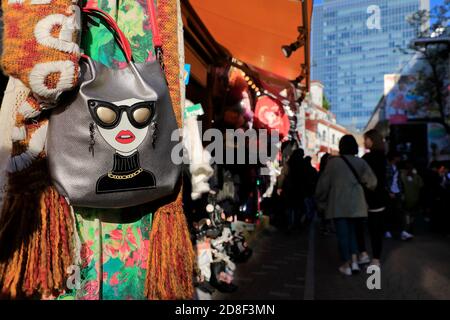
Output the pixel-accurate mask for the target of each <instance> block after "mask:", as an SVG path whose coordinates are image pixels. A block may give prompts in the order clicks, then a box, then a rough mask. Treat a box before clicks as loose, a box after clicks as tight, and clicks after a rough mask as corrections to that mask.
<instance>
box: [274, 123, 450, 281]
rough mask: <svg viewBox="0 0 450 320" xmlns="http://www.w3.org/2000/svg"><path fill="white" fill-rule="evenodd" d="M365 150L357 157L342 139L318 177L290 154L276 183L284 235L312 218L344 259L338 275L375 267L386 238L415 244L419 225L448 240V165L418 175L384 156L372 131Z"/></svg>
mask: <svg viewBox="0 0 450 320" xmlns="http://www.w3.org/2000/svg"><path fill="white" fill-rule="evenodd" d="M364 147H365V149H366V150H367V152H366V153H365V154H364V155H363V156H362V157H358V154H359V146H358V143H357V142H356V139H355V138H354V137H353V136H352V135H345V136H343V137H342V138H341V140H340V142H339V155H336V156H334V155H330V154H328V153H327V154H325V155H323V156H322V158H321V159H320V169H319V171H317V170H316V169H315V168H314V167H313V166H312V165H311V158H310V157H305V156H304V151H303V150H302V149H296V150H295V151H294V152H293V153H292V155H291V156H290V158H289V160H288V161H287V162H286V165H285V166H284V167H283V170H282V173H281V175H280V177H279V179H278V189H277V195H278V196H279V197H281V200H282V201H283V202H284V203H285V206H286V208H285V210H284V212H285V218H286V223H287V229H288V230H289V231H291V230H293V229H295V228H297V227H299V226H302V225H304V224H305V222H308V221H311V220H312V218H313V217H314V215H315V214H316V213H317V217H318V219H319V221H320V228H321V231H322V233H324V234H328V233H335V234H336V237H337V242H338V248H339V255H340V258H341V260H342V264H341V266H340V267H339V268H338V270H339V272H341V273H342V274H344V275H348V276H350V275H352V274H353V273H357V272H359V271H360V269H361V267H362V266H363V265H368V264H369V265H376V266H378V267H380V266H381V258H382V251H383V242H384V239H398V240H402V241H408V240H411V239H413V238H414V232H415V229H414V228H415V226H416V225H417V223H416V221H417V220H421V221H423V223H422V225H427V224H428V225H429V230H431V231H433V232H436V233H440V234H443V235H446V236H448V235H450V214H449V212H448V210H446V209H445V208H446V207H448V205H449V199H450V174H449V170H448V166H447V167H446V166H445V165H444V164H442V163H438V162H432V163H431V164H430V166H429V168H428V169H426V170H422V171H420V172H419V170H417V169H416V168H415V166H414V163H413V161H412V159H404V158H402V156H401V155H400V154H399V153H397V152H395V151H392V150H391V151H389V152H386V149H385V142H384V139H383V137H382V136H381V134H380V133H379V132H377V131H376V130H370V131H368V132H366V133H365V134H364ZM366 240H369V243H370V246H369V245H368V244H367V243H366ZM368 247H370V249H371V250H370V251H371V257H370V254H369V250H368Z"/></svg>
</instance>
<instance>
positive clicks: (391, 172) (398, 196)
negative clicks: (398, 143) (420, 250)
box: [385, 151, 414, 240]
mask: <svg viewBox="0 0 450 320" xmlns="http://www.w3.org/2000/svg"><path fill="white" fill-rule="evenodd" d="M387 160H388V164H387V169H386V175H387V177H386V180H387V187H388V192H389V212H388V218H387V219H388V224H387V227H388V228H387V230H386V234H385V237H386V238H392V233H394V236H396V237H397V238H400V239H401V240H410V239H412V238H413V237H414V236H413V235H412V234H410V233H409V232H407V231H406V213H405V211H404V210H403V199H404V185H403V183H402V179H401V174H400V170H399V168H398V164H399V162H400V160H401V158H400V155H399V154H398V153H397V152H395V151H391V152H389V153H388V155H387Z"/></svg>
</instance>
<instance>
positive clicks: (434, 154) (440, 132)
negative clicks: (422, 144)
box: [428, 123, 450, 161]
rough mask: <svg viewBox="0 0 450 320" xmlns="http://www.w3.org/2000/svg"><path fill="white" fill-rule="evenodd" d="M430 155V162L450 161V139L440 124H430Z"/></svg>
mask: <svg viewBox="0 0 450 320" xmlns="http://www.w3.org/2000/svg"><path fill="white" fill-rule="evenodd" d="M428 153H429V159H430V161H447V160H450V137H449V135H448V134H447V132H446V130H445V128H444V126H443V125H442V124H440V123H428Z"/></svg>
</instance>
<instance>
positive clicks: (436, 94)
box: [397, 0, 450, 133]
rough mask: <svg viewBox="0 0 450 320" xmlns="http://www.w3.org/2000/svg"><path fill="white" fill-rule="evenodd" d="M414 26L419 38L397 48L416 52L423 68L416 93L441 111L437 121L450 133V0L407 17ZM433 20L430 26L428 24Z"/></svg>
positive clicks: (419, 73) (422, 100) (422, 101)
mask: <svg viewBox="0 0 450 320" xmlns="http://www.w3.org/2000/svg"><path fill="white" fill-rule="evenodd" d="M407 20H408V23H409V24H410V25H411V26H412V27H413V28H414V30H415V33H416V39H415V40H413V41H411V43H410V44H409V46H408V47H407V48H401V47H397V49H399V50H400V51H401V52H402V53H405V54H411V53H413V54H416V55H418V56H419V57H420V58H421V60H422V61H424V62H425V63H424V67H423V68H422V69H421V70H419V71H418V73H417V78H416V79H417V80H416V85H415V88H414V90H413V93H414V95H416V96H418V97H420V103H421V105H422V106H428V108H429V110H430V109H431V108H435V109H437V110H438V113H439V117H437V118H435V119H434V120H435V121H437V122H439V123H441V124H442V125H443V126H444V127H445V129H446V131H447V132H448V133H450V126H449V122H448V121H449V113H450V112H449V103H448V102H449V101H448V98H449V85H450V83H449V71H450V70H449V53H450V42H448V41H446V40H445V39H446V37H448V36H449V35H450V29H449V28H448V23H449V21H450V0H445V1H444V4H442V5H438V6H435V7H433V8H432V9H430V10H429V11H428V10H419V11H417V12H415V13H414V14H412V15H411V16H409V17H408V18H407ZM429 22H431V25H430V27H428V23H429Z"/></svg>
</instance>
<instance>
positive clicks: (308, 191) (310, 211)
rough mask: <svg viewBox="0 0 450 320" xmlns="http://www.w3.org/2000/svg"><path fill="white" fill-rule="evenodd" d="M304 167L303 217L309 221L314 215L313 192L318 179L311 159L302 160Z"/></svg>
mask: <svg viewBox="0 0 450 320" xmlns="http://www.w3.org/2000/svg"><path fill="white" fill-rule="evenodd" d="M303 161H304V165H305V184H306V187H305V215H304V217H305V218H306V219H308V220H309V221H311V220H312V219H313V218H314V216H315V214H316V203H315V201H314V191H315V190H316V185H317V179H318V178H319V173H318V172H317V170H316V169H315V168H314V167H313V166H312V164H311V161H312V158H311V157H310V156H306V157H305V158H304V159H303ZM302 218H303V217H302Z"/></svg>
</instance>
